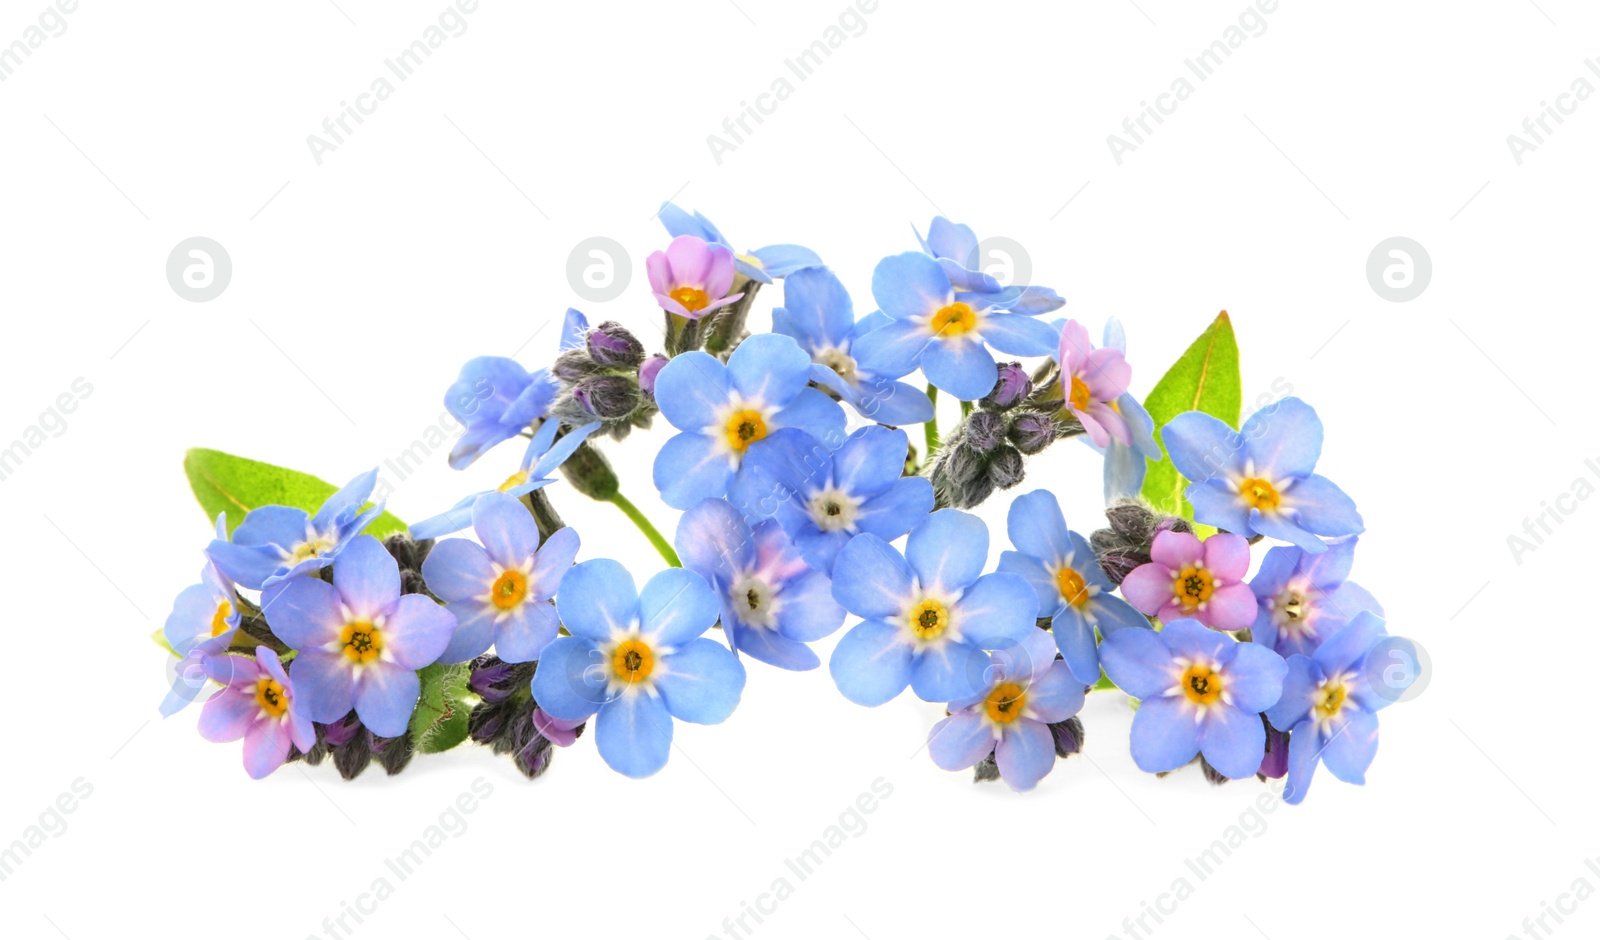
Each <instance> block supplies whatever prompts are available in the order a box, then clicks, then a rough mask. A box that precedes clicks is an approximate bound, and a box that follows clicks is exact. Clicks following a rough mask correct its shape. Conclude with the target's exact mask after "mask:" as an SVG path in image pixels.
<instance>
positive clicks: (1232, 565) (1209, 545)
mask: <svg viewBox="0 0 1600 940" xmlns="http://www.w3.org/2000/svg"><path fill="white" fill-rule="evenodd" d="M1205 559H1206V570H1207V571H1209V572H1211V574H1212V575H1213V576H1214V577H1216V578H1218V579H1219V580H1221V581H1223V582H1233V581H1241V580H1243V579H1244V576H1245V575H1246V574H1247V573H1249V571H1250V543H1249V542H1248V541H1246V540H1245V538H1244V536H1242V535H1234V534H1233V533H1231V532H1218V533H1217V534H1216V535H1213V536H1212V537H1210V538H1208V539H1206V544H1205Z"/></svg>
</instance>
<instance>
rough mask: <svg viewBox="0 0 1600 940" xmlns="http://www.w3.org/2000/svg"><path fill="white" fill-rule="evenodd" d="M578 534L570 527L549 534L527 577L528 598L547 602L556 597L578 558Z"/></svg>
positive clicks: (563, 527)
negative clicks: (528, 582) (574, 560)
mask: <svg viewBox="0 0 1600 940" xmlns="http://www.w3.org/2000/svg"><path fill="white" fill-rule="evenodd" d="M578 547H579V539H578V532H577V530H576V529H574V528H572V527H571V526H562V527H561V528H559V529H557V530H555V531H554V532H552V533H550V538H549V539H548V540H547V541H546V542H545V543H544V547H543V548H541V549H539V555H538V557H537V558H536V559H535V560H534V563H533V573H532V574H531V575H530V576H529V581H530V582H531V583H530V584H529V585H528V596H529V597H531V598H533V599H534V600H536V601H547V600H549V599H550V598H552V597H555V596H556V591H557V590H559V589H560V587H561V582H562V580H563V579H565V578H566V576H567V572H568V571H571V570H572V561H573V559H575V558H577V557H578Z"/></svg>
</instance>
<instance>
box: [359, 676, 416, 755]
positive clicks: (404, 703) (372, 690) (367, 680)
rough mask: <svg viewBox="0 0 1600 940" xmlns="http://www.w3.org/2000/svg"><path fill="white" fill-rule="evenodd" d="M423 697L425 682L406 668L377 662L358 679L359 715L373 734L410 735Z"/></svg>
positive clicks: (388, 736)
mask: <svg viewBox="0 0 1600 940" xmlns="http://www.w3.org/2000/svg"><path fill="white" fill-rule="evenodd" d="M421 694H422V680H421V679H419V678H417V674H416V673H415V672H412V671H411V670H410V669H407V668H405V667H404V666H400V665H397V664H395V663H388V662H384V661H383V660H377V661H374V662H371V663H368V664H367V667H366V668H365V669H363V670H362V671H361V675H360V676H358V677H356V682H355V704H356V715H358V716H359V717H360V718H361V723H362V724H364V725H366V726H367V729H368V730H369V731H371V732H372V733H373V734H376V735H378V736H380V737H385V738H397V737H399V736H400V735H402V734H405V733H406V726H407V725H409V724H410V723H411V713H412V712H413V711H414V710H416V707H417V698H418V696H420V695H421Z"/></svg>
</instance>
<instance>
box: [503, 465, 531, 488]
mask: <svg viewBox="0 0 1600 940" xmlns="http://www.w3.org/2000/svg"><path fill="white" fill-rule="evenodd" d="M526 482H528V471H526V470H518V471H517V472H516V473H513V474H511V475H510V476H508V477H506V481H505V482H504V483H502V484H500V492H502V493H509V492H511V491H512V490H514V489H516V488H517V487H519V486H521V485H522V484H524V483H526Z"/></svg>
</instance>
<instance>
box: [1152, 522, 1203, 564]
mask: <svg viewBox="0 0 1600 940" xmlns="http://www.w3.org/2000/svg"><path fill="white" fill-rule="evenodd" d="M1204 557H1205V548H1204V547H1202V546H1201V544H1200V540H1199V539H1197V538H1195V537H1194V536H1193V535H1192V534H1190V533H1188V532H1157V533H1156V538H1155V541H1154V542H1152V543H1151V544H1150V560H1151V561H1155V562H1159V563H1161V564H1163V565H1166V566H1167V567H1168V568H1171V569H1172V571H1173V572H1174V573H1176V572H1179V571H1182V570H1183V569H1184V568H1186V567H1188V566H1189V565H1198V564H1200V560H1201V559H1202V558H1204Z"/></svg>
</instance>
